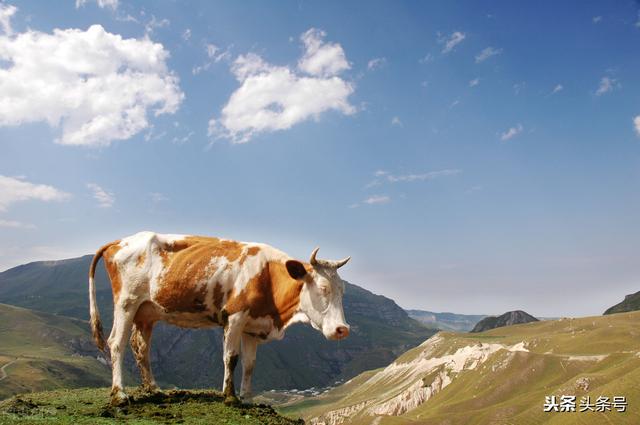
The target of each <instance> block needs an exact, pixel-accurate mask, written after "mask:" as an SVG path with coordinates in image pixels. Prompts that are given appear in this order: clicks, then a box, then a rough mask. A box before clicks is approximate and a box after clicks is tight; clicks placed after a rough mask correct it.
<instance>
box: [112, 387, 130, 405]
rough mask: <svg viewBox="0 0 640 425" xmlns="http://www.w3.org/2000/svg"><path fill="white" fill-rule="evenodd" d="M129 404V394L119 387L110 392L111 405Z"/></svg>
mask: <svg viewBox="0 0 640 425" xmlns="http://www.w3.org/2000/svg"><path fill="white" fill-rule="evenodd" d="M127 404H129V396H128V395H127V394H125V392H124V391H122V390H121V389H118V390H115V391H113V392H111V405H112V406H117V407H121V406H125V405H127Z"/></svg>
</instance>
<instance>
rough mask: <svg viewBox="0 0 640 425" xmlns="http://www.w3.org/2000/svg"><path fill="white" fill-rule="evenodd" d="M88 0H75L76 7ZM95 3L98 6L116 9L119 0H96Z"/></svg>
mask: <svg viewBox="0 0 640 425" xmlns="http://www.w3.org/2000/svg"><path fill="white" fill-rule="evenodd" d="M88 2H89V0H76V9H78V8H80V7H82V6H84V5H85V4H87V3H88ZM96 3H97V4H98V7H100V8H105V7H110V8H111V9H113V10H116V9H117V8H118V3H119V2H118V0H96Z"/></svg>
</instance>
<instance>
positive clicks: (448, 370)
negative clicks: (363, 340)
mask: <svg viewBox="0 0 640 425" xmlns="http://www.w3.org/2000/svg"><path fill="white" fill-rule="evenodd" d="M441 343H442V339H441V338H440V337H439V336H435V337H433V338H431V339H429V340H427V341H426V342H425V343H423V344H421V345H420V349H421V351H420V352H419V353H418V355H417V356H416V357H415V358H414V359H412V360H410V361H406V362H399V361H396V362H394V363H392V364H390V365H389V366H387V367H386V368H385V369H383V370H382V371H380V372H378V373H376V374H374V375H373V376H371V377H370V378H369V379H368V380H367V381H365V382H364V383H363V384H361V385H360V387H359V391H360V392H362V393H363V394H366V393H367V392H368V391H371V392H374V391H375V389H376V388H385V391H384V394H383V395H380V396H378V397H375V398H370V399H365V400H362V401H360V402H359V403H355V404H353V405H350V406H345V407H342V408H340V409H336V410H332V411H329V412H326V413H324V414H322V415H321V416H319V417H316V418H313V419H312V420H311V423H312V424H315V425H339V424H342V423H344V422H345V420H346V419H347V418H350V417H353V415H356V414H360V415H366V416H371V417H372V419H373V417H376V416H399V415H402V414H404V413H406V412H408V411H410V410H412V409H415V408H416V407H418V406H420V405H421V404H423V403H425V402H427V401H428V400H429V399H430V398H432V397H433V396H434V395H436V394H437V393H439V392H440V391H442V390H443V389H444V388H446V387H447V386H448V385H450V384H451V383H452V382H453V381H454V380H455V379H456V378H457V376H458V374H460V373H461V372H464V371H467V370H473V369H476V368H478V367H479V366H480V365H482V364H483V363H485V362H486V361H487V360H488V359H489V358H490V357H491V356H493V355H495V354H496V353H498V352H504V351H507V352H509V353H510V352H517V351H524V352H527V351H528V350H527V349H526V348H525V346H524V344H523V343H518V344H515V345H510V346H507V345H502V344H493V343H492V344H488V343H479V344H475V345H467V346H464V347H460V348H458V349H457V350H455V351H454V352H453V353H447V354H441V355H436V353H437V351H438V348H439V346H440V344H441ZM510 358H511V356H505V361H509V359H510ZM357 396H358V394H356V395H354V397H357Z"/></svg>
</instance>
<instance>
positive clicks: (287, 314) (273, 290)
mask: <svg viewBox="0 0 640 425" xmlns="http://www.w3.org/2000/svg"><path fill="white" fill-rule="evenodd" d="M303 284H304V282H303V281H302V280H295V279H292V278H291V276H289V272H288V271H287V269H286V267H285V265H284V264H282V263H280V262H268V263H267V264H266V265H265V266H264V268H263V269H262V270H261V271H260V273H258V274H257V275H256V276H254V277H253V278H252V279H251V280H250V281H249V282H248V283H247V286H246V287H245V288H244V290H242V291H241V292H240V293H239V294H237V295H236V294H234V295H232V297H231V298H230V299H229V300H227V303H226V305H225V308H226V309H227V310H228V312H229V314H230V315H231V314H234V313H237V312H239V311H245V310H248V311H249V315H250V316H251V317H252V318H258V317H271V318H272V319H273V324H274V326H276V327H277V328H278V329H282V328H283V327H284V326H285V325H286V324H287V323H288V322H289V320H291V318H292V317H293V315H294V313H295V311H296V309H297V308H298V304H299V303H300V291H301V290H302V285H303Z"/></svg>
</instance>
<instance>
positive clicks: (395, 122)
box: [391, 117, 404, 127]
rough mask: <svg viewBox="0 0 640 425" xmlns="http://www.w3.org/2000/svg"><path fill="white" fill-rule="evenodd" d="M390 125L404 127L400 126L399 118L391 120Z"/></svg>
mask: <svg viewBox="0 0 640 425" xmlns="http://www.w3.org/2000/svg"><path fill="white" fill-rule="evenodd" d="M391 125H397V126H398V127H404V125H403V124H402V121H401V120H400V117H393V118H391Z"/></svg>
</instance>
